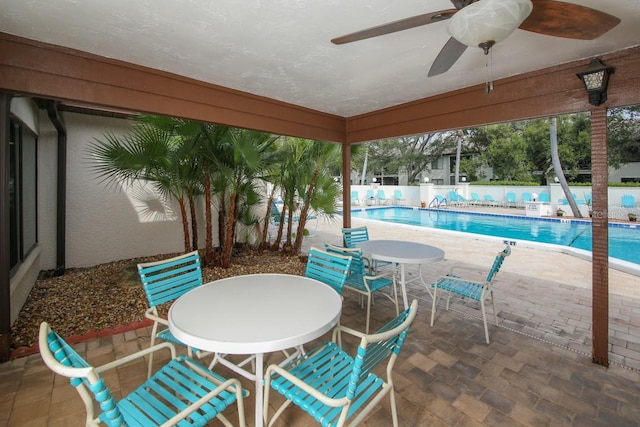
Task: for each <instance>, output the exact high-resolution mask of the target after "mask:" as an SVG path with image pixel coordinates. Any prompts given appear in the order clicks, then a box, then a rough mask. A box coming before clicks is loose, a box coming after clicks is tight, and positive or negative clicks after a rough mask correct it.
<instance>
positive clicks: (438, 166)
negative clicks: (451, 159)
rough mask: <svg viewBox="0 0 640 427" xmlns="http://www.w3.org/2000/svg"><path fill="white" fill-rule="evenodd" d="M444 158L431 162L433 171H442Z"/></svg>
mask: <svg viewBox="0 0 640 427" xmlns="http://www.w3.org/2000/svg"><path fill="white" fill-rule="evenodd" d="M442 163H443V162H442V157H439V158H437V159H435V160H434V161H432V162H431V170H439V169H442Z"/></svg>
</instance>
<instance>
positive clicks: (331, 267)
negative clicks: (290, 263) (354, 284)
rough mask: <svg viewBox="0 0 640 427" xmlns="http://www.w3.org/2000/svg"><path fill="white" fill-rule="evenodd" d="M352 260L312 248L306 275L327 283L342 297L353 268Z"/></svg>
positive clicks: (348, 257) (349, 257)
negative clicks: (345, 283)
mask: <svg viewBox="0 0 640 427" xmlns="http://www.w3.org/2000/svg"><path fill="white" fill-rule="evenodd" d="M351 260H352V257H351V256H346V255H339V254H336V253H329V252H326V251H323V250H320V249H318V248H316V247H313V246H312V247H311V248H310V249H309V258H308V260H307V266H306V268H305V272H304V275H305V277H309V278H311V279H316V280H319V281H321V282H322V283H326V284H327V285H329V286H331V287H332V288H333V289H334V290H335V291H336V292H337V293H339V294H340V295H342V290H343V289H344V282H345V281H346V280H347V276H348V275H349V271H350V268H351Z"/></svg>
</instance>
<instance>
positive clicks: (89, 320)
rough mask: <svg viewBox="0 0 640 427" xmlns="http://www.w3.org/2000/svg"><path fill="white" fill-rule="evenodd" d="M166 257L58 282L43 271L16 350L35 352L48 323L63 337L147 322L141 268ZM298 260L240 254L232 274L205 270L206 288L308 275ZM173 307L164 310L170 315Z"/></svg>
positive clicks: (82, 271)
mask: <svg viewBox="0 0 640 427" xmlns="http://www.w3.org/2000/svg"><path fill="white" fill-rule="evenodd" d="M175 255H177V254H164V255H159V256H155V257H146V258H138V259H130V260H122V261H115V262H111V263H107V264H101V265H96V266H94V267H88V268H69V269H67V270H66V271H65V273H64V274H63V275H61V276H58V277H53V274H52V272H51V271H42V272H41V273H40V276H39V277H38V280H37V281H36V283H35V285H34V286H33V288H32V289H31V292H30V293H29V297H28V298H27V301H26V303H25V305H24V306H23V307H22V309H21V310H20V313H19V314H18V318H17V320H16V321H15V323H14V325H13V327H12V328H11V339H12V347H13V348H20V347H25V346H26V347H31V346H33V345H34V344H35V343H36V342H37V341H38V328H39V326H40V323H41V322H43V321H46V322H48V323H49V324H50V325H51V327H52V329H54V330H55V331H56V332H58V333H59V334H60V335H61V336H62V337H64V338H68V337H71V336H74V335H84V334H86V333H88V332H99V331H102V330H104V329H111V328H115V327H117V326H121V325H128V324H131V323H133V322H140V321H142V320H144V312H145V310H146V309H147V308H148V304H147V299H146V297H145V296H144V292H143V290H142V285H141V284H140V281H139V279H138V274H137V269H136V264H137V263H138V262H147V261H155V260H160V259H165V258H169V257H171V256H175ZM303 261H304V260H301V259H300V257H298V256H287V255H283V254H281V253H279V252H272V251H254V250H246V251H242V252H240V253H237V254H234V258H233V260H232V262H233V263H232V265H231V267H230V268H228V269H223V268H220V267H213V268H203V271H202V275H203V278H204V282H205V283H206V282H210V281H212V280H217V279H222V278H225V277H231V276H238V275H243V274H256V273H285V274H296V275H303V274H304V268H305V263H304V262H303ZM166 309H167V307H164V310H161V311H164V312H166Z"/></svg>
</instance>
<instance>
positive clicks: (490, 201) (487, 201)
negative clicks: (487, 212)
mask: <svg viewBox="0 0 640 427" xmlns="http://www.w3.org/2000/svg"><path fill="white" fill-rule="evenodd" d="M484 205H485V206H492V207H500V206H504V205H503V203H502V202H499V201H497V200H496V199H494V198H493V196H492V195H491V194H485V195H484Z"/></svg>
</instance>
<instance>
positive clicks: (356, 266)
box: [324, 243, 399, 334]
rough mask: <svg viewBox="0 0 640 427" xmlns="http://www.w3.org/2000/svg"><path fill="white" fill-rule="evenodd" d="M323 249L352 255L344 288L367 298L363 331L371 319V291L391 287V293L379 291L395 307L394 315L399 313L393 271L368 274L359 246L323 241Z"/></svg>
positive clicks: (367, 330) (367, 331)
mask: <svg viewBox="0 0 640 427" xmlns="http://www.w3.org/2000/svg"><path fill="white" fill-rule="evenodd" d="M324 247H325V249H326V251H327V252H329V253H336V254H340V255H344V256H350V257H352V261H351V268H350V271H349V276H348V277H347V280H346V282H345V284H344V287H345V288H346V289H350V290H352V291H354V292H356V293H358V294H360V295H362V296H364V297H365V298H366V299H367V321H366V326H365V333H367V334H368V333H369V322H370V319H371V303H372V300H373V293H374V292H377V291H380V290H384V289H389V288H391V291H392V292H393V293H386V292H379V293H378V294H379V295H383V296H384V297H386V298H388V299H389V300H390V301H391V302H392V303H393V304H394V305H395V307H396V316H397V315H398V314H399V309H398V289H397V287H396V275H395V274H393V272H391V271H390V272H386V273H382V274H378V275H372V274H368V271H369V268H368V265H367V266H365V259H364V258H363V256H362V249H360V248H343V247H341V246H335V245H331V244H329V243H325V245H324Z"/></svg>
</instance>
